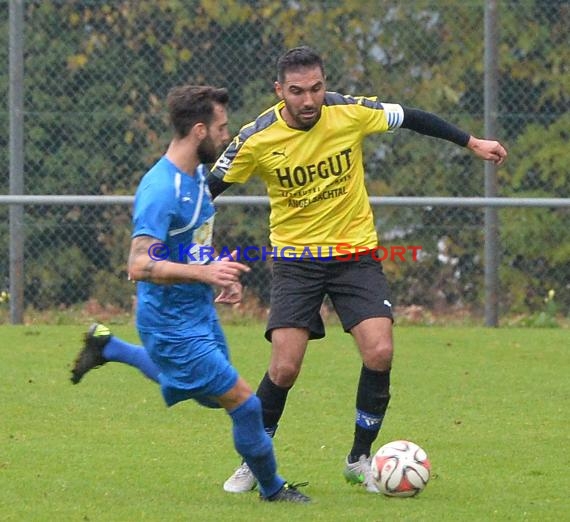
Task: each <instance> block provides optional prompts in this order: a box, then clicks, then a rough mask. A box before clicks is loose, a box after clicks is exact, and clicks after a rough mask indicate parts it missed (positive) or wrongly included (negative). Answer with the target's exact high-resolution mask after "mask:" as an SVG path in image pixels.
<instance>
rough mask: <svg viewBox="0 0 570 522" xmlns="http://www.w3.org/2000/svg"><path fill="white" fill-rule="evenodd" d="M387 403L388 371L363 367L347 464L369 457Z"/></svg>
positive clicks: (388, 390) (388, 398) (388, 391)
mask: <svg viewBox="0 0 570 522" xmlns="http://www.w3.org/2000/svg"><path fill="white" fill-rule="evenodd" d="M389 401H390V370H386V371H376V370H370V369H368V368H366V367H365V366H364V365H363V366H362V369H361V370H360V380H359V382H358V391H357V394H356V423H355V428H354V444H353V446H352V449H351V450H350V454H349V456H348V461H349V462H356V461H357V460H358V458H359V457H360V455H366V456H367V457H368V456H370V450H371V447H372V444H373V442H374V441H375V440H376V437H378V432H379V431H380V428H381V427H382V421H383V420H384V415H385V414H386V409H387V408H388V402H389Z"/></svg>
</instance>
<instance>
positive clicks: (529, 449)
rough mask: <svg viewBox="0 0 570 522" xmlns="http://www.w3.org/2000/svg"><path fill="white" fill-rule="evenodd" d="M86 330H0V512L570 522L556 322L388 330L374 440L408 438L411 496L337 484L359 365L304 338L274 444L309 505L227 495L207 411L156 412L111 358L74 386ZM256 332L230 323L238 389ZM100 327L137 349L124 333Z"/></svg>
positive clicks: (226, 465)
mask: <svg viewBox="0 0 570 522" xmlns="http://www.w3.org/2000/svg"><path fill="white" fill-rule="evenodd" d="M83 329H84V327H80V326H23V327H14V326H0V335H1V339H2V343H1V348H0V355H1V365H0V383H1V389H2V393H1V397H2V408H1V415H0V437H1V444H0V520H3V521H7V520H10V521H12V520H14V521H36V520H37V521H105V522H107V521H122V522H130V521H133V522H135V521H139V520H143V521H236V522H239V521H255V522H257V521H263V520H272V521H277V522H280V521H287V522H293V521H303V522H305V521H313V520H322V521H328V522H331V521H348V520H351V521H352V520H360V521H391V522H392V521H438V522H439V521H495V520H496V521H506V520H512V521H519V520H537V521H541V522H544V521H549V520H553V521H554V520H556V521H559V520H569V519H570V500H569V497H570V472H569V464H570V444H569V442H570V438H569V420H570V415H569V398H570V364H569V361H570V353H569V350H570V343H569V342H568V340H569V333H568V330H563V329H552V330H550V329H548V330H545V329H541V330H539V329H537V330H533V329H484V328H465V327H455V328H443V327H396V329H395V340H396V357H395V364H394V370H393V379H392V382H393V386H392V402H391V405H390V408H389V411H388V415H387V417H386V420H385V423H384V428H383V430H382V432H381V436H380V438H379V440H378V441H377V446H380V445H381V444H383V443H385V442H387V441H389V440H393V439H399V438H405V439H410V440H413V441H415V442H417V443H418V444H420V445H421V446H423V447H424V448H425V449H426V451H427V452H428V454H429V456H430V459H431V461H432V466H433V476H432V479H431V481H430V483H429V484H428V486H427V488H426V490H425V491H424V492H423V493H422V494H421V495H419V496H418V497H416V498H409V499H397V498H387V497H384V496H381V495H373V494H370V493H366V492H365V491H363V490H362V489H359V488H355V487H351V486H349V485H348V484H346V483H345V482H344V479H343V477H342V474H341V472H342V468H343V460H344V457H345V455H346V453H347V451H348V449H349V446H350V443H351V441H352V431H353V417H354V393H355V383H356V379H357V375H358V372H359V358H358V356H357V354H356V350H355V348H354V347H353V345H352V341H351V339H350V337H349V336H347V335H346V334H343V333H342V332H341V331H340V329H339V328H338V327H336V326H334V327H330V328H329V332H328V337H327V338H326V339H325V340H323V341H318V342H312V343H311V345H310V348H309V351H308V354H307V357H306V360H305V365H304V368H303V372H302V373H301V376H300V378H299V380H298V382H297V385H296V387H295V388H294V389H293V391H292V392H291V393H290V395H289V402H288V405H287V408H286V410H285V415H284V418H283V421H282V425H281V427H280V429H279V431H278V433H277V437H276V439H275V443H276V452H277V457H278V459H279V463H280V471H281V473H282V474H283V475H284V476H285V477H286V478H287V479H288V480H290V481H305V480H308V481H309V483H310V484H309V486H307V487H306V488H304V489H303V491H305V492H306V493H307V494H309V495H310V496H311V497H312V498H313V499H314V503H313V504H312V505H274V504H265V503H261V502H260V501H259V500H258V497H257V494H256V493H251V494H242V495H231V494H227V493H224V492H223V490H222V487H221V485H222V482H223V481H224V479H225V478H226V476H227V475H228V473H230V472H231V471H232V470H233V468H234V466H235V465H236V464H238V463H239V460H238V458H237V456H236V454H235V452H234V450H233V446H232V442H231V437H230V431H229V430H230V422H229V419H228V417H227V416H226V415H225V414H224V413H223V412H222V411H212V410H207V409H205V408H201V407H199V406H197V405H196V404H194V403H190V402H189V403H184V404H180V405H177V406H176V407H174V408H172V409H170V410H168V409H166V408H165V407H164V405H163V403H162V399H161V397H160V394H159V391H158V388H157V386H156V385H155V384H154V383H152V382H150V381H148V380H146V379H144V378H143V377H142V376H141V375H140V374H138V372H137V371H136V370H133V369H132V368H128V367H123V366H121V365H118V364H109V365H107V366H105V367H103V368H100V369H98V370H96V371H94V372H92V373H90V374H88V375H87V376H86V378H85V379H84V381H83V382H81V383H80V384H79V385H77V386H72V385H71V384H70V382H69V380H68V377H69V366H70V362H71V360H72V359H73V358H74V356H75V354H76V352H77V349H78V347H79V341H80V338H81V334H82V331H83ZM262 330H263V326H262V325H257V324H256V325H250V326H228V327H227V328H226V332H227V336H228V339H229V341H230V343H231V346H232V349H233V357H234V361H235V363H236V366H237V367H238V368H239V369H240V371H241V372H242V375H244V376H245V377H246V379H248V380H249V381H250V383H251V384H252V385H253V386H256V385H257V381H258V380H259V378H260V377H261V376H262V374H263V372H264V371H265V366H266V364H267V361H268V356H269V345H268V344H267V343H266V342H265V341H263V340H262V335H261V334H262ZM114 331H115V333H117V334H118V335H121V336H123V337H125V338H127V339H129V340H131V341H136V339H137V337H136V333H135V331H134V328H133V327H131V326H125V325H123V326H117V327H116V328H115V329H114Z"/></svg>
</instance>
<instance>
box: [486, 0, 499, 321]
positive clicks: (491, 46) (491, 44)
mask: <svg viewBox="0 0 570 522" xmlns="http://www.w3.org/2000/svg"><path fill="white" fill-rule="evenodd" d="M497 40H498V31H497V0H486V2H485V79H484V84H485V86H484V91H485V92H484V95H485V102H484V105H485V137H486V138H490V139H496V137H497V110H498V108H497V106H498V104H497V89H498V78H497V76H498V67H497V48H498V41H497ZM496 196H497V168H496V166H495V165H494V164H493V163H491V162H490V161H487V162H485V197H496ZM498 245H499V224H498V213H497V209H496V208H493V207H485V326H498V324H499V313H498V295H499V289H498V286H499V277H498V265H499V256H498Z"/></svg>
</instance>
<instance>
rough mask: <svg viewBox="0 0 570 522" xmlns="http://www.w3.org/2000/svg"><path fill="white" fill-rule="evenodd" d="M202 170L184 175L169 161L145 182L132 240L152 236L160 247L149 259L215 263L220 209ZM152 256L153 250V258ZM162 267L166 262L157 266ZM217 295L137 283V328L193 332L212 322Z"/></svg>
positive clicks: (190, 286)
mask: <svg viewBox="0 0 570 522" xmlns="http://www.w3.org/2000/svg"><path fill="white" fill-rule="evenodd" d="M205 174H206V171H205V168H204V166H203V165H199V166H198V168H197V169H196V171H195V172H194V173H193V175H189V174H188V173H185V172H181V171H180V170H179V169H178V168H177V167H176V166H175V165H174V164H173V163H171V162H170V161H169V160H168V159H167V158H166V157H165V156H163V157H162V158H161V159H160V160H159V161H158V162H157V163H156V164H155V165H154V166H153V167H152V168H151V169H150V170H149V171H148V172H147V173H146V174H145V175H144V176H143V178H142V180H141V182H140V184H139V187H138V189H137V192H136V195H135V204H134V210H133V225H134V227H133V233H132V237H133V238H134V237H137V236H151V237H153V238H156V239H157V243H160V244H159V245H155V246H154V250H153V249H152V248H151V249H149V257H150V258H154V259H157V257H156V255H157V254H160V256H161V257H162V256H164V257H166V256H167V257H168V259H169V260H170V261H173V262H175V263H205V262H207V261H209V258H208V256H207V255H204V252H205V251H206V249H205V247H211V243H212V230H213V225H214V213H215V209H214V205H213V204H212V199H211V197H210V193H209V191H208V187H207V184H206V180H205ZM151 250H153V251H152V252H151ZM157 262H160V261H157ZM213 300H214V294H213V289H212V288H211V286H210V285H207V284H204V283H179V284H172V285H164V284H155V283H151V282H146V281H140V282H138V283H137V319H136V320H137V328H138V329H139V330H140V331H146V332H152V331H156V330H162V331H164V330H165V329H167V330H169V329H171V328H176V329H177V330H178V331H181V330H184V329H188V328H192V327H193V326H194V325H199V324H201V323H203V322H204V321H206V320H208V318H210V317H211V315H212V311H213V306H214V304H213Z"/></svg>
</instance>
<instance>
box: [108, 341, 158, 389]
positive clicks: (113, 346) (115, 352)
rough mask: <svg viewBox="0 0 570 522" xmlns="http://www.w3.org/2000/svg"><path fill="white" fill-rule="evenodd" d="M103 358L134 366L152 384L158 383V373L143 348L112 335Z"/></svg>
mask: <svg viewBox="0 0 570 522" xmlns="http://www.w3.org/2000/svg"><path fill="white" fill-rule="evenodd" d="M103 357H105V359H107V360H108V361H114V362H122V363H125V364H128V365H130V366H134V367H135V368H138V369H139V370H140V371H141V372H142V373H143V374H144V375H145V376H146V377H148V378H149V379H151V380H153V381H154V382H158V374H159V373H160V371H159V369H158V368H157V366H156V365H155V364H154V363H153V362H152V359H151V358H150V357H149V355H148V353H147V351H146V350H145V349H144V346H137V345H136V344H130V343H127V342H125V341H123V340H121V339H119V338H118V337H115V336H114V335H112V336H111V338H110V339H109V342H108V343H107V344H106V345H105V348H103Z"/></svg>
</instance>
